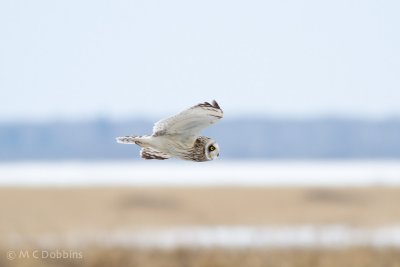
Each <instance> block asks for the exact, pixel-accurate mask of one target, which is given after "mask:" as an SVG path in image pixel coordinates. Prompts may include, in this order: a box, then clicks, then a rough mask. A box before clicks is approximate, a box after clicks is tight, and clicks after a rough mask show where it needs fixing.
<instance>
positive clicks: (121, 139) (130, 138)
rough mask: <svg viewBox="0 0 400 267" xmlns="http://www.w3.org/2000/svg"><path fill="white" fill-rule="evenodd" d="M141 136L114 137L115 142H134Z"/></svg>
mask: <svg viewBox="0 0 400 267" xmlns="http://www.w3.org/2000/svg"><path fill="white" fill-rule="evenodd" d="M140 138H141V136H137V135H131V136H120V137H117V138H115V139H116V140H117V143H120V144H136V142H138V141H139V140H140Z"/></svg>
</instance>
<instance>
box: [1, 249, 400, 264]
mask: <svg viewBox="0 0 400 267" xmlns="http://www.w3.org/2000/svg"><path fill="white" fill-rule="evenodd" d="M1 254H2V255H5V254H6V252H5V251H4V252H1ZM0 266H2V267H21V266H30V267H39V266H40V267H78V266H79V267H122V266H123V267H131V266H132V267H247V266H249V267H336V266H345V267H398V266H400V250H391V249H385V250H378V249H375V250H374V249H370V248H352V249H342V250H340V249H339V250H317V249H314V250H311V249H310V250H291V249H279V250H221V249H215V250H185V249H176V250H167V251H165V250H138V249H117V248H114V249H108V250H105V249H98V248H97V249H96V248H92V249H87V250H85V251H84V252H83V258H82V259H32V258H30V259H16V260H7V259H6V258H5V257H2V258H1V259H0Z"/></svg>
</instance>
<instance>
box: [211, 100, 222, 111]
mask: <svg viewBox="0 0 400 267" xmlns="http://www.w3.org/2000/svg"><path fill="white" fill-rule="evenodd" d="M212 105H213V106H214V107H215V108H218V109H221V108H220V106H219V105H218V102H217V101H216V100H215V99H214V100H213V101H212Z"/></svg>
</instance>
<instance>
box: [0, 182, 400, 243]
mask: <svg viewBox="0 0 400 267" xmlns="http://www.w3.org/2000/svg"><path fill="white" fill-rule="evenodd" d="M398 203H400V188H386V187H368V188H247V187H246V188H243V187H233V188H151V187H148V188H0V210H1V220H0V236H1V235H4V234H7V233H19V234H21V235H29V234H35V233H37V234H41V233H60V232H65V231H92V230H101V231H103V232H104V231H109V230H118V229H128V230H130V229H138V228H152V227H156V228H158V227H162V228H164V227H170V226H174V227H175V226H185V225H221V224H224V225H243V224H244V225H282V224H284V225H288V224H289V225H290V224H336V223H340V224H348V225H351V226H362V227H369V226H371V227H374V226H381V225H391V224H399V223H400V209H399V207H398Z"/></svg>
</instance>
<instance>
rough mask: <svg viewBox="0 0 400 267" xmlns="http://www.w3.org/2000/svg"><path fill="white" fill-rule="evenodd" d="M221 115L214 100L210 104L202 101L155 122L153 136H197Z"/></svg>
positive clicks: (221, 112)
mask: <svg viewBox="0 0 400 267" xmlns="http://www.w3.org/2000/svg"><path fill="white" fill-rule="evenodd" d="M222 117H223V111H222V110H221V108H220V107H219V105H218V103H217V102H216V101H215V100H214V101H213V102H212V104H210V103H208V102H204V103H201V104H198V105H196V106H193V107H191V108H189V109H187V110H185V111H183V112H181V113H179V114H178V115H176V116H173V117H170V118H167V119H163V120H160V121H158V122H157V123H155V125H154V127H153V136H160V135H166V134H182V135H191V136H197V135H199V134H200V132H201V131H202V130H203V129H205V128H206V127H208V126H210V125H211V124H214V123H216V122H217V121H218V120H219V119H221V118H222Z"/></svg>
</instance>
